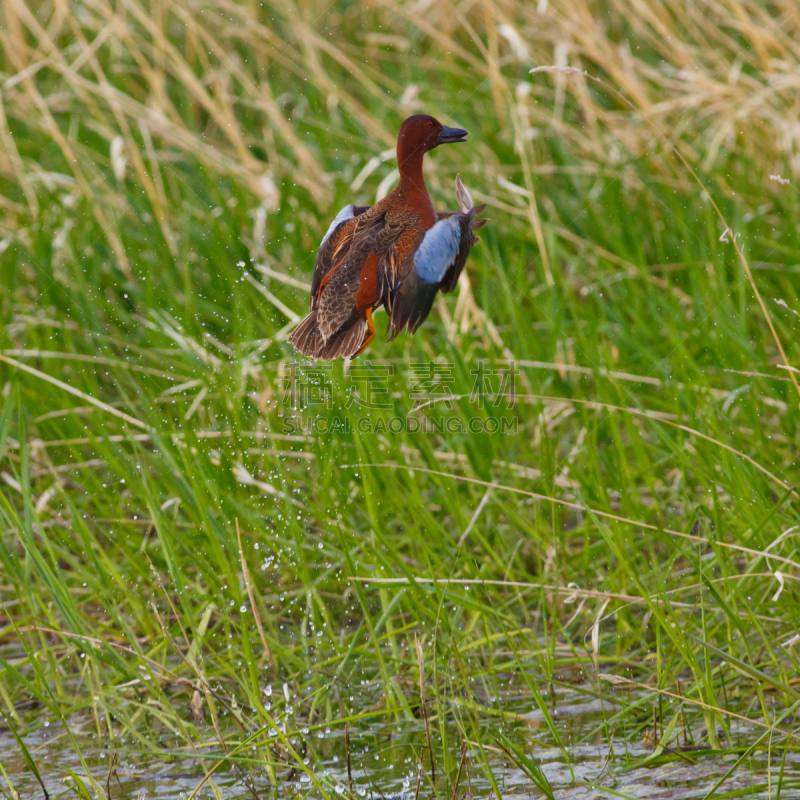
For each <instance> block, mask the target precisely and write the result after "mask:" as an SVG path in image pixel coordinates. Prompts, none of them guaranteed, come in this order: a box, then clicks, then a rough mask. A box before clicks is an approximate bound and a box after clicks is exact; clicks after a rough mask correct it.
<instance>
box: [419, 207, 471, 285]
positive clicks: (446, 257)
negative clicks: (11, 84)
mask: <svg viewBox="0 0 800 800" xmlns="http://www.w3.org/2000/svg"><path fill="white" fill-rule="evenodd" d="M460 243H461V225H460V224H459V222H458V220H457V219H456V218H455V217H448V218H447V219H440V220H439V221H438V222H437V223H436V224H435V225H434V226H433V227H432V228H429V229H428V231H426V233H425V238H424V239H423V240H422V244H421V245H420V246H419V249H418V250H417V252H416V253H414V268H415V269H416V270H417V275H419V277H420V278H422V280H423V281H425V283H439V281H441V280H442V278H443V277H444V274H445V272H447V270H448V268H449V267H450V266H451V265H452V264H453V261H454V260H455V257H456V253H458V246H459V244H460Z"/></svg>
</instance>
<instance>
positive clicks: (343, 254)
mask: <svg viewBox="0 0 800 800" xmlns="http://www.w3.org/2000/svg"><path fill="white" fill-rule="evenodd" d="M466 135H467V131H465V130H464V129H463V128H448V127H447V126H446V125H442V123H441V122H439V121H438V120H436V119H434V118H433V117H430V116H428V115H426V114H415V115H414V116H413V117H409V118H408V119H407V120H406V121H405V122H404V123H403V124H402V126H401V127H400V134H399V136H398V137H397V165H398V168H399V171H400V182H399V183H398V185H397V187H396V188H395V189H394V190H393V191H392V192H390V193H389V194H388V195H387V196H386V197H384V198H383V200H380V201H379V202H377V203H376V204H375V205H374V206H356V205H353V204H352V203H351V204H350V205H347V206H345V207H344V208H343V209H342V210H341V211H340V212H339V213H338V214H337V215H336V218H335V219H334V220H333V222H332V223H331V226H330V228H328V232H327V233H326V234H325V236H324V238H323V239H322V243H321V244H320V247H319V252H318V253H317V261H316V264H315V266H314V275H313V277H312V280H311V313H310V314H309V315H308V316H307V317H306V318H305V319H304V320H303V321H302V322H300V324H299V325H298V326H297V327H296V328H295V330H294V331H293V332H292V335H291V336H290V337H289V341H290V342H291V343H292V344H293V345H294V346H295V347H296V348H297V349H298V350H299V351H300V352H301V353H303V354H304V355H307V356H311V357H312V358H315V359H321V360H330V359H334V358H348V357H350V358H352V357H354V356H357V355H359V353H362V352H363V351H364V350H365V349H366V348H367V346H368V345H369V343H370V342H371V341H372V339H373V338H374V337H375V325H374V323H373V321H372V313H373V311H374V310H375V309H376V308H380V307H381V306H384V307H385V308H386V310H387V312H388V313H389V326H388V328H387V333H388V334H389V341H391V340H392V339H394V337H395V336H397V334H398V333H400V332H401V331H402V330H404V329H407V330H408V332H409V333H412V334H413V333H414V332H415V331H416V330H417V328H418V327H419V326H420V325H421V324H422V323H423V322H424V321H425V318H426V317H427V316H428V313H429V312H430V310H431V306H432V305H433V300H434V298H435V296H436V293H437V292H438V291H439V290H440V289H441V290H442V291H443V292H450V291H452V290H453V288H454V287H455V285H456V283H458V277H459V275H460V274H461V271H462V270H463V269H464V265H465V264H466V261H467V256H468V255H469V251H470V250H471V249H472V246H473V245H474V244H476V243H477V242H478V241H479V239H478V237H476V236H475V235H474V233H473V231H476V230H477V229H478V228H480V227H482V226H483V225H484V224H485V223H486V221H487V220H485V219H481V220H477V221H476V220H475V217H476V215H477V214H480V213H481V212H482V211H483V210H484V208H485V206H479V207H478V208H475V207H474V205H473V202H472V197H471V196H470V194H469V192H468V191H467V189H466V187H465V186H464V184H463V183H462V182H461V176H458V177H457V178H456V197H457V199H458V204H459V207H460V209H461V210H460V211H436V210H435V209H434V207H433V203H432V202H431V198H430V196H429V195H428V189H427V187H426V186H425V179H424V178H423V177H422V158H423V156H424V155H425V153H427V152H428V151H429V150H433V148H434V147H438V146H439V145H440V144H450V143H453V144H454V143H456V142H464V141H466V140H465V138H464V137H466Z"/></svg>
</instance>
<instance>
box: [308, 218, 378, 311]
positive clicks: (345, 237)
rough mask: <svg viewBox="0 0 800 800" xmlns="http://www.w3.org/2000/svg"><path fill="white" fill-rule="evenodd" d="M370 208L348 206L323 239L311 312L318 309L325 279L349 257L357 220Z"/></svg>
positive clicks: (317, 262)
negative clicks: (338, 264)
mask: <svg viewBox="0 0 800 800" xmlns="http://www.w3.org/2000/svg"><path fill="white" fill-rule="evenodd" d="M370 208H371V206H357V205H354V204H353V203H350V204H349V205H346V206H345V207H344V208H343V209H342V210H341V211H340V212H339V213H338V214H337V215H336V216H335V217H334V220H333V222H331V224H330V227H329V228H328V232H327V233H326V234H325V236H323V237H322V242H321V243H320V246H319V250H318V251H317V261H316V263H315V264H314V274H313V276H312V278H311V300H310V310H311V311H313V310H314V309H315V308H316V305H317V302H318V301H319V290H320V288H321V286H322V280H323V278H324V277H325V276H326V275H327V274H328V273H329V272H330V271H331V270H332V269H333V268H334V266H335V265H336V264H337V263H341V262H342V260H343V259H344V258H345V257H346V256H347V253H348V251H349V249H350V246H351V244H352V240H353V234H354V233H355V230H356V220H357V219H358V218H359V217H360V216H361V215H362V214H364V213H365V212H367V211H369V209H370Z"/></svg>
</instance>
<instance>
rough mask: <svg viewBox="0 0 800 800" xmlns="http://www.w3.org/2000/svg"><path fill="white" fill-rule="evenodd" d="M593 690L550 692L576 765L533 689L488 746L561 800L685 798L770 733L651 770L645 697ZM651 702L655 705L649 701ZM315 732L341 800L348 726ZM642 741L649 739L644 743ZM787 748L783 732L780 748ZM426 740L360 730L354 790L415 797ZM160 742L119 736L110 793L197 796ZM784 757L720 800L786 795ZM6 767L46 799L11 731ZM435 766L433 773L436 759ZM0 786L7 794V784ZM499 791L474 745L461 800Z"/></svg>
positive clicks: (237, 783) (259, 783) (207, 792)
mask: <svg viewBox="0 0 800 800" xmlns="http://www.w3.org/2000/svg"><path fill="white" fill-rule="evenodd" d="M591 691H594V689H593V687H591V686H590V685H588V684H587V685H578V686H575V687H574V688H571V687H564V686H559V687H555V688H554V689H553V691H552V692H551V693H550V695H549V697H548V707H549V709H550V710H551V712H552V716H553V719H554V721H555V725H556V728H557V730H558V732H559V735H560V736H561V738H562V742H563V744H564V746H565V749H566V751H567V753H568V756H569V764H567V761H566V759H565V758H564V753H563V752H562V750H561V749H560V748H558V747H557V746H554V744H555V742H554V740H553V739H552V735H551V734H550V732H549V730H548V728H547V726H546V725H545V723H544V717H543V714H542V712H541V710H540V709H539V708H538V707H537V706H536V704H535V703H534V702H533V700H532V698H531V697H530V695H529V694H526V693H524V692H519V691H509V692H507V693H506V694H505V695H504V696H502V697H500V698H496V699H495V701H494V702H492V703H487V710H489V709H490V708H491V710H492V711H493V712H495V713H497V712H499V711H502V712H505V714H506V716H505V721H498V722H497V723H492V722H491V720H490V721H489V722H484V723H483V725H482V736H481V739H482V741H483V742H484V744H486V743H491V742H492V736H491V735H490V734H491V724H498V725H503V726H504V730H505V732H506V735H508V736H509V738H511V739H512V741H514V742H515V743H516V744H517V745H518V746H520V747H521V748H522V750H523V752H524V753H525V754H526V755H527V756H528V757H530V758H532V759H534V760H535V762H536V763H537V764H538V765H539V766H540V768H541V770H542V771H543V773H544V774H545V776H546V777H547V779H548V781H549V782H550V784H551V786H552V787H553V790H554V792H555V796H556V797H557V798H559V800H599V798H611V797H625V798H635V799H636V800H639V799H641V800H678V799H679V798H687V799H688V798H701V797H704V796H705V795H706V793H707V792H708V791H709V789H710V788H711V787H713V786H714V785H715V784H716V783H717V782H718V781H719V780H720V779H721V778H722V777H723V776H724V775H725V774H726V772H728V771H729V770H730V769H731V767H733V766H734V764H735V763H736V761H737V759H738V758H739V757H740V755H741V753H742V751H743V750H744V749H745V748H746V747H747V746H748V745H750V744H752V743H753V741H755V739H756V738H757V737H758V735H759V734H760V733H761V732H762V731H761V730H759V729H757V728H756V727H755V726H752V725H748V724H746V723H740V722H738V721H737V722H736V724H734V725H732V726H731V727H730V732H731V742H730V746H731V749H732V750H736V752H727V753H722V754H720V753H708V752H707V751H703V752H700V751H688V752H685V753H684V754H683V756H679V755H677V754H675V753H673V754H671V755H667V756H666V757H662V758H661V759H657V760H653V761H652V762H651V764H643V763H641V762H642V761H643V759H646V758H647V757H648V756H652V749H648V746H647V745H646V744H645V743H644V741H625V738H629V739H631V738H633V737H631V736H627V737H624V731H623V728H624V725H623V721H624V720H625V719H626V718H627V720H628V721H627V722H626V723H624V724H625V725H630V724H631V723H630V714H629V713H626V714H619V712H621V711H623V709H625V707H626V706H628V707H629V706H630V705H631V703H635V702H636V701H637V700H639V699H642V700H644V699H645V696H644V695H642V694H641V692H639V693H636V692H632V691H621V690H618V689H617V690H616V691H614V693H613V696H612V697H610V698H609V699H605V700H600V699H598V698H596V697H593V696H591V695H590V694H587V692H591ZM647 702H648V703H649V702H652V701H651V700H649V699H648V700H647ZM551 704H552V705H551ZM454 708H458V703H454ZM641 708H642V710H643V711H642V713H643V714H645V715H646V713H647V710H648V709H651V706H650V705H646V704H645V703H642V704H641ZM628 711H630V708H629V709H628ZM465 713H466V712H465ZM616 714H619V718H615V715H616ZM511 715H513V717H512V716H511ZM498 719H499V718H498ZM27 721H28V723H29V725H28V732H27V733H25V734H24V735H23V737H22V738H23V741H24V742H25V745H26V747H27V748H28V750H29V752H30V754H31V756H32V758H33V759H34V761H35V763H36V765H37V767H38V769H39V772H40V774H41V776H42V778H43V780H44V782H45V785H46V787H47V789H48V792H49V793H50V795H51V797H54V798H55V797H59V796H65V797H76V796H77V795H76V793H75V790H74V789H73V788H72V785H71V784H70V782H69V781H70V779H69V773H70V771H72V772H73V773H75V774H76V775H77V776H79V777H82V776H84V775H85V770H84V768H83V766H82V765H81V762H80V759H79V758H78V755H77V754H76V752H75V751H74V749H73V748H72V746H71V744H70V741H69V737H68V736H67V734H66V731H65V730H64V728H63V726H62V725H61V724H60V723H57V722H55V723H54V722H51V723H47V724H46V720H39V721H38V722H37V721H35V718H34V720H30V719H29V720H27ZM69 724H70V730H71V732H72V734H73V736H74V737H75V739H76V740H77V743H78V746H79V747H80V749H81V752H82V755H83V757H84V759H85V760H86V763H87V764H88V766H89V769H90V771H91V773H92V775H93V776H94V777H95V779H96V780H97V781H98V783H100V784H101V785H102V786H105V785H106V779H107V776H108V764H109V759H110V757H111V756H110V753H109V751H108V750H107V741H103V742H101V745H100V746H98V744H97V738H96V734H95V732H94V731H95V730H96V729H95V727H94V719H93V718H92V717H88V716H85V715H84V716H81V717H80V718H78V717H75V718H71V719H70V720H69ZM32 728H35V729H32ZM433 729H434V731H437V730H438V725H434V726H433ZM609 733H610V736H611V745H610V746H609ZM692 733H693V734H694V736H695V738H696V740H698V741H699V740H700V739H702V736H703V732H702V731H694V732H692ZM448 736H449V737H451V741H450V742H449V745H450V749H451V758H452V760H453V763H454V764H456V765H457V764H458V761H459V759H460V756H461V752H460V745H459V744H458V732H457V731H456V729H455V728H453V729H452V731H451V732H448ZM306 737H307V739H308V741H309V742H310V744H311V745H312V747H313V750H314V752H316V753H317V755H318V757H319V764H318V766H316V767H315V775H316V776H317V777H319V778H320V779H323V780H324V779H325V777H326V778H327V779H329V781H330V786H331V787H334V786H335V787H336V788H333V789H332V791H331V794H332V796H334V797H335V796H337V789H338V791H339V793H340V794H341V795H342V796H343V797H344V796H345V795H346V792H345V786H346V783H347V769H346V753H345V743H344V734H343V730H338V729H327V728H326V729H324V730H319V731H315V730H312V731H311V732H309V733H308V734H306ZM232 738H233V739H237V738H238V736H236V735H235V734H234V735H233V736H232ZM641 738H642V737H641V736H639V737H638V739H639V740H641ZM213 740H214V734H213V730H211V729H209V730H208V738H207V740H206V741H208V742H213ZM778 741H779V740H778V738H777V737H776V739H775V744H777V743H778ZM424 742H425V731H424V725H423V724H422V722H420V721H418V720H413V721H411V722H405V721H400V722H397V721H394V720H392V721H390V722H387V721H385V720H383V721H381V722H376V723H372V724H361V725H359V726H357V727H354V728H353V729H352V730H351V732H350V752H351V763H352V772H353V789H354V791H355V792H356V794H357V795H358V796H359V797H363V798H365V799H366V800H370V798H375V800H383V799H384V798H385V800H402V799H403V798H406V799H407V800H413V798H414V796H415V793H416V791H415V790H416V781H417V775H418V755H417V754H418V753H419V752H420V751H421V749H422V748H423V745H424ZM437 743H438V750H439V752H437V757H436V762H437V768H438V772H439V776H441V774H442V750H441V742H437V740H436V737H435V736H434V747H435V749H436V746H437ZM157 744H158V746H159V747H162V748H164V750H167V751H169V752H170V756H169V757H166V758H164V757H154V756H153V755H152V754H148V753H146V752H143V748H142V746H141V744H139V743H132V742H130V741H123V740H118V741H117V744H116V748H115V752H116V754H117V757H118V761H117V764H116V772H115V774H114V775H113V776H112V777H111V780H110V790H111V796H112V797H113V798H114V799H115V800H146V798H164V800H173V799H174V800H179V798H187V797H188V796H189V795H190V794H191V793H192V791H193V790H195V788H196V787H197V786H198V784H199V783H200V781H201V780H202V778H203V771H202V770H201V768H200V764H199V760H198V757H197V756H196V755H193V754H192V753H190V752H188V751H187V750H186V749H185V748H184V747H181V746H179V745H178V744H177V743H176V744H175V746H174V747H171V744H170V740H169V739H167V738H165V739H163V740H161V741H159V742H158V743H157ZM490 746H492V747H494V746H493V745H490ZM200 751H201V752H205V753H206V754H207V758H206V759H205V763H206V765H207V766H211V765H213V764H215V763H217V761H218V754H219V752H220V749H219V747H218V746H213V747H207V748H201V749H200ZM485 752H486V755H487V760H488V762H489V765H490V767H491V770H492V773H493V775H494V779H495V781H496V783H497V786H498V789H499V792H500V794H501V795H502V797H503V798H509V800H513V799H514V798H531V797H537V796H540V793H539V791H538V790H537V789H536V788H535V786H534V785H533V784H532V782H531V781H530V779H529V778H528V777H527V776H526V775H525V774H524V773H523V772H522V771H521V770H520V769H519V768H518V767H517V766H515V765H514V763H513V762H512V761H511V760H510V759H509V758H508V757H507V756H506V755H505V754H504V753H503V752H502V751H501V750H500V749H499V748H494V749H487V750H486V751H485ZM254 755H255V754H254ZM782 755H783V752H782V751H780V750H776V751H774V752H773V753H772V757H771V758H770V759H768V758H767V754H766V753H764V752H761V751H759V753H758V754H757V757H755V758H752V759H746V760H744V761H743V762H742V764H741V765H739V766H738V767H737V768H736V769H735V771H734V772H733V773H732V774H731V775H730V776H729V777H728V778H727V779H726V780H725V782H724V784H723V785H722V786H721V787H720V788H719V790H718V794H719V795H726V794H729V793H731V792H735V791H737V790H739V792H741V794H737V795H736V796H746V797H752V798H764V800H767V798H769V799H770V800H772V798H775V796H776V784H777V782H778V778H779V774H780V770H781V758H782ZM0 761H2V764H3V766H4V768H5V770H6V772H7V773H8V774H9V777H10V779H11V782H12V784H13V787H14V789H15V790H16V791H17V792H18V794H19V797H20V798H34V797H43V793H42V791H41V788H40V786H39V784H38V782H37V780H36V778H35V776H34V775H33V773H32V772H31V770H30V769H29V767H28V765H27V764H26V761H25V759H24V757H23V754H22V752H21V750H20V748H19V746H18V744H17V742H16V740H15V739H14V738H13V736H12V734H11V732H10V730H9V729H8V728H5V727H2V728H0ZM425 765H426V766H425V769H426V773H427V768H428V760H427V756H426V757H425ZM570 767H571V769H570ZM323 776H325V777H323ZM426 777H427V775H426ZM65 779H66V780H65ZM279 780H280V786H279V788H278V789H277V796H279V797H289V796H292V797H294V796H297V795H298V794H302V795H304V796H305V795H306V794H309V793H310V794H311V795H312V796H316V795H317V794H318V792H317V791H316V790H315V789H314V787H313V785H312V783H311V781H310V779H309V778H308V776H306V775H305V774H304V773H299V774H298V773H297V771H294V770H291V769H288V768H287V769H284V770H283V771H282V772H279ZM783 781H784V787H783V790H782V793H781V797H782V798H785V800H788V799H789V798H791V797H798V796H800V753H797V752H789V753H787V755H786V759H785V764H784V769H783ZM213 784H214V785H213V786H212V785H211V782H209V783H206V784H205V785H204V786H203V787H202V788H201V789H200V790H199V791H198V793H197V795H196V796H197V797H198V798H213V797H215V796H216V795H215V791H216V792H218V793H219V796H220V797H223V798H238V797H242V798H243V797H251V798H252V797H253V796H254V795H253V791H251V790H250V789H248V788H247V786H246V785H245V783H244V781H243V780H242V775H241V774H237V773H236V772H234V771H232V770H230V769H228V770H227V771H223V770H222V769H219V770H217V771H216V772H215V773H214V776H213ZM0 787H3V788H4V789H5V790H6V791H8V787H7V785H6V783H5V781H4V780H3V778H2V777H0ZM251 787H252V790H254V791H255V793H256V794H257V795H258V796H262V797H267V796H270V795H271V794H272V792H273V790H272V789H271V788H270V784H269V781H268V780H267V777H266V775H265V774H263V773H260V772H259V771H257V770H256V771H255V773H254V774H253V777H252V781H251ZM490 788H491V787H490V783H489V781H488V779H487V777H486V775H485V773H484V771H483V770H482V768H481V765H480V757H479V753H478V751H477V749H476V748H475V747H470V746H468V747H467V750H466V759H465V768H464V771H463V773H462V777H461V780H460V787H459V794H460V795H464V794H465V793H467V792H471V794H472V796H474V797H487V796H488V795H489V793H490ZM748 789H749V791H748ZM429 796H430V789H429V788H426V782H425V781H423V783H422V789H421V791H420V797H426V798H427V797H429Z"/></svg>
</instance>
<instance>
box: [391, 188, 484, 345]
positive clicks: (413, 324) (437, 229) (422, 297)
mask: <svg viewBox="0 0 800 800" xmlns="http://www.w3.org/2000/svg"><path fill="white" fill-rule="evenodd" d="M456 194H457V196H458V200H459V204H460V205H461V207H462V210H461V211H442V212H437V217H438V222H436V223H435V224H434V226H433V227H432V228H429V229H428V230H427V231H426V232H425V236H424V238H423V239H422V242H421V243H420V245H419V247H418V248H417V249H416V252H414V254H413V258H412V260H411V264H410V267H409V268H408V269H406V270H405V271H404V273H403V275H402V277H400V278H399V280H398V281H397V283H396V285H395V287H394V290H393V292H392V302H391V318H390V321H389V333H390V339H394V337H395V336H397V334H398V333H400V331H402V330H403V329H404V328H407V329H408V332H409V333H414V332H415V331H416V330H417V328H418V327H419V326H420V325H421V324H422V323H423V322H424V321H425V319H426V317H427V316H428V314H429V313H430V310H431V306H432V305H433V301H434V298H435V297H436V293H437V292H438V291H439V290H440V289H441V290H442V291H443V292H450V291H452V290H453V289H454V288H455V285H456V284H457V283H458V278H459V275H461V272H462V270H463V269H464V265H465V264H466V263H467V257H468V256H469V252H470V250H471V249H472V247H473V245H474V244H475V243H476V242H477V241H478V237H476V236H475V234H474V233H473V231H475V230H477V229H478V228H480V227H482V226H483V225H484V224H486V220H478V221H477V222H476V221H475V215H476V214H479V213H480V212H481V211H483V209H484V208H485V206H480V207H478V208H474V207H472V198H471V197H469V193H468V192H467V191H466V189H465V188H464V186H463V184H462V183H461V178H460V177H458V178H457V179H456Z"/></svg>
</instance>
